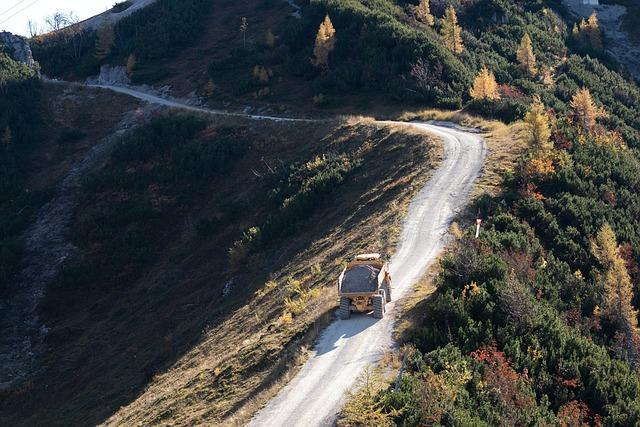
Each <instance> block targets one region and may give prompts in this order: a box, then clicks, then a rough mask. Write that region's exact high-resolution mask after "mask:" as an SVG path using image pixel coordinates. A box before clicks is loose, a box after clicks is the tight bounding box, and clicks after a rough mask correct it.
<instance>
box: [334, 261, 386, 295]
mask: <svg viewBox="0 0 640 427" xmlns="http://www.w3.org/2000/svg"><path fill="white" fill-rule="evenodd" d="M378 274H380V269H378V268H375V267H373V266H371V265H358V266H355V267H353V268H351V269H350V270H347V271H346V272H345V273H344V278H343V279H342V292H343V293H347V294H350V293H367V292H376V291H377V290H378Z"/></svg>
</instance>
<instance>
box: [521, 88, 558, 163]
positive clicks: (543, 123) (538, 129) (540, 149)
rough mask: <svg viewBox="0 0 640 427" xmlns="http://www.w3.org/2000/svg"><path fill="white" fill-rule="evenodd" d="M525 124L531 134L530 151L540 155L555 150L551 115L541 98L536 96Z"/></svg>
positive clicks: (526, 116) (525, 117) (525, 118)
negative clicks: (550, 121) (550, 120)
mask: <svg viewBox="0 0 640 427" xmlns="http://www.w3.org/2000/svg"><path fill="white" fill-rule="evenodd" d="M524 122H525V124H526V126H527V130H528V132H529V148H530V150H531V151H532V152H534V153H540V154H548V153H550V152H551V150H553V143H552V142H551V126H550V123H549V115H548V114H547V110H546V108H545V106H544V104H543V103H542V100H541V99H540V96H538V95H536V96H534V98H533V102H532V103H531V107H529V111H528V112H527V114H526V115H525V116H524Z"/></svg>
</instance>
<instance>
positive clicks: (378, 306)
mask: <svg viewBox="0 0 640 427" xmlns="http://www.w3.org/2000/svg"><path fill="white" fill-rule="evenodd" d="M384 304H385V302H384V295H374V296H373V317H375V318H376V319H382V318H383V317H384Z"/></svg>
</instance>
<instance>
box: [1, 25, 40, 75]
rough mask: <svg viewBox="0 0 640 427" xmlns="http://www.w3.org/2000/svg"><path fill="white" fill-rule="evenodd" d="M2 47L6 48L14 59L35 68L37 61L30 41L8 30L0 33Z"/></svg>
mask: <svg viewBox="0 0 640 427" xmlns="http://www.w3.org/2000/svg"><path fill="white" fill-rule="evenodd" d="M0 49H2V50H5V51H6V52H7V53H8V54H9V55H10V56H11V57H12V58H13V59H15V60H16V61H19V62H22V63H23V64H26V65H28V66H29V67H32V68H35V67H36V61H34V59H33V54H32V53H31V47H29V43H27V41H26V40H25V39H24V38H22V37H19V36H16V35H14V34H11V33H8V32H6V31H5V32H1V33H0Z"/></svg>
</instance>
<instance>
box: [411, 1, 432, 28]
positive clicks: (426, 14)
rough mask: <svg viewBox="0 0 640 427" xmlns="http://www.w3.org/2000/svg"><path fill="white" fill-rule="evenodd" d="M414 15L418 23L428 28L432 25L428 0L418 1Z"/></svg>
mask: <svg viewBox="0 0 640 427" xmlns="http://www.w3.org/2000/svg"><path fill="white" fill-rule="evenodd" d="M415 13H416V18H418V21H420V22H424V23H425V24H427V25H429V26H432V25H433V23H434V20H433V15H432V14H431V5H430V0H420V3H418V5H417V6H416V9H415Z"/></svg>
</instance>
